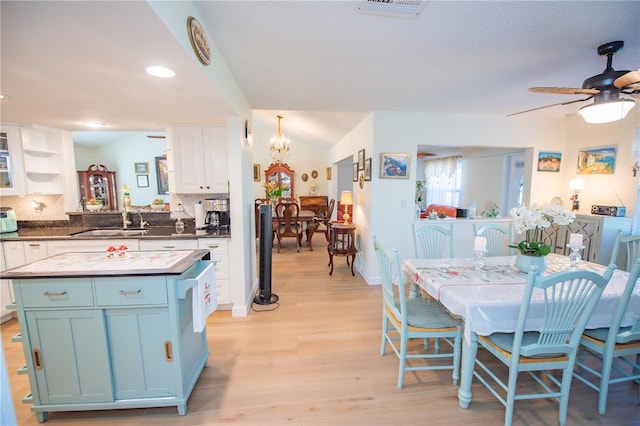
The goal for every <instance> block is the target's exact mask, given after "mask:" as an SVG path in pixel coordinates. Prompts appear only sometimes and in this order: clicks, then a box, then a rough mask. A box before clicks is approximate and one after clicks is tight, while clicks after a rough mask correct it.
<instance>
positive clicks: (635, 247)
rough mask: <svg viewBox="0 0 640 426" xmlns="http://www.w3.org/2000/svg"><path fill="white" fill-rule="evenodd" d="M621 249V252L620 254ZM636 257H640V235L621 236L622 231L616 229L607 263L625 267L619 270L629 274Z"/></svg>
mask: <svg viewBox="0 0 640 426" xmlns="http://www.w3.org/2000/svg"><path fill="white" fill-rule="evenodd" d="M621 248H622V252H620V249H621ZM638 257H640V235H626V236H622V230H621V229H618V231H617V232H616V239H615V240H614V242H613V251H612V252H611V260H610V261H609V263H615V264H616V265H625V267H624V268H620V269H623V270H625V271H627V272H629V271H630V270H631V268H632V267H633V264H634V260H635V259H637V258H638Z"/></svg>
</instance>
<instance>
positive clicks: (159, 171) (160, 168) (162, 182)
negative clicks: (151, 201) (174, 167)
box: [156, 157, 169, 195]
mask: <svg viewBox="0 0 640 426" xmlns="http://www.w3.org/2000/svg"><path fill="white" fill-rule="evenodd" d="M156 179H157V182H158V195H166V194H169V169H168V168H167V157H156Z"/></svg>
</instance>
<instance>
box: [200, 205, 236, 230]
mask: <svg viewBox="0 0 640 426" xmlns="http://www.w3.org/2000/svg"><path fill="white" fill-rule="evenodd" d="M204 209H205V211H206V213H205V219H204V223H205V225H207V228H209V229H213V230H216V231H229V227H230V225H231V224H230V220H229V199H228V198H207V199H206V200H204Z"/></svg>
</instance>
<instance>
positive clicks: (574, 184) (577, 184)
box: [569, 178, 586, 211]
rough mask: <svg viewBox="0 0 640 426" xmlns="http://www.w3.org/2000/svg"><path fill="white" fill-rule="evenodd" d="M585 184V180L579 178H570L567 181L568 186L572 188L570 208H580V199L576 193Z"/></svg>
mask: <svg viewBox="0 0 640 426" xmlns="http://www.w3.org/2000/svg"><path fill="white" fill-rule="evenodd" d="M585 186H586V184H585V181H584V180H582V179H580V178H575V179H571V181H570V182H569V188H570V189H572V190H573V197H571V199H572V200H573V206H572V208H571V210H575V211H577V210H580V201H579V200H578V194H579V193H580V191H582V190H583V189H584V187H585Z"/></svg>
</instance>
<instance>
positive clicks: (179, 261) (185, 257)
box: [2, 250, 209, 279]
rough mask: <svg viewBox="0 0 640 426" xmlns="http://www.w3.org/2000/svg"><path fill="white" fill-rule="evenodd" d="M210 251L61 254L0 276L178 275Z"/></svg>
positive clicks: (8, 277) (17, 277)
mask: <svg viewBox="0 0 640 426" xmlns="http://www.w3.org/2000/svg"><path fill="white" fill-rule="evenodd" d="M208 255H209V250H169V251H128V250H121V251H118V250H115V251H111V252H85V253H61V254H57V255H54V256H50V257H47V258H45V259H42V260H38V261H35V262H32V263H28V264H26V265H23V266H20V267H17V268H13V269H9V270H7V271H5V272H3V273H2V278H3V279H22V278H68V277H113V276H138V275H180V274H182V273H184V272H185V271H186V270H187V269H189V267H191V265H193V264H194V263H195V262H197V261H198V260H200V259H203V258H205V257H206V256H208Z"/></svg>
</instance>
